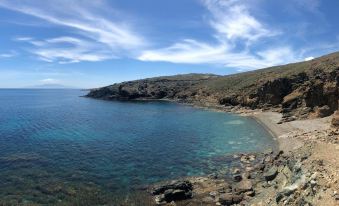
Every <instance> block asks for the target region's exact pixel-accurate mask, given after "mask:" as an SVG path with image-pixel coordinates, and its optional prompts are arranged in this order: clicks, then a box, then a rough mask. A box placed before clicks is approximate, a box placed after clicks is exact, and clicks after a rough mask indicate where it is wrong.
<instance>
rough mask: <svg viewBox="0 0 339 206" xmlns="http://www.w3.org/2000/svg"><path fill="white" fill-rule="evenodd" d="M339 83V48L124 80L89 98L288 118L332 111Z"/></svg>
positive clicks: (335, 104)
mask: <svg viewBox="0 0 339 206" xmlns="http://www.w3.org/2000/svg"><path fill="white" fill-rule="evenodd" d="M338 85H339V52H337V53H333V54H329V55H326V56H323V57H320V58H317V59H314V60H312V61H307V62H300V63H293V64H288V65H283V66H276V67H270V68H266V69H261V70H256V71H251V72H245V73H239V74H234V75H227V76H217V75H211V74H188V75H176V76H169V77H157V78H149V79H143V80H136V81H128V82H122V83H119V84H113V85H110V86H107V87H102V88H98V89H92V90H91V91H90V92H89V93H88V95H87V97H92V98H100V99H106V100H134V99H171V100H175V101H182V102H187V103H194V104H199V105H219V106H220V105H224V106H227V107H234V106H241V107H248V108H252V109H257V108H265V109H272V108H275V109H276V110H279V111H280V112H282V113H284V119H285V120H286V121H289V120H293V119H295V118H299V119H303V118H308V117H311V116H317V117H323V116H329V115H331V114H332V113H333V112H334V111H335V110H337V109H338V97H339V89H338V88H339V87H338Z"/></svg>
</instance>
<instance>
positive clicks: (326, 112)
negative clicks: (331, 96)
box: [315, 105, 332, 118]
mask: <svg viewBox="0 0 339 206" xmlns="http://www.w3.org/2000/svg"><path fill="white" fill-rule="evenodd" d="M315 114H316V116H317V117H321V118H322V117H327V116H330V115H331V114H332V111H331V108H330V107H329V106H327V105H324V106H322V107H316V108H315Z"/></svg>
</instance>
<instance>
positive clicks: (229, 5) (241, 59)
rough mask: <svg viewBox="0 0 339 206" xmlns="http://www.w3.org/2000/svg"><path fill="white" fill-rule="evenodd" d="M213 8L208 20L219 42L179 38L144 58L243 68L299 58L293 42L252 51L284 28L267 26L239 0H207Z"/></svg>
mask: <svg viewBox="0 0 339 206" xmlns="http://www.w3.org/2000/svg"><path fill="white" fill-rule="evenodd" d="M202 2H203V5H204V6H205V7H206V9H207V10H208V11H209V18H208V24H209V26H210V27H211V28H213V29H214V34H212V35H213V36H214V37H215V43H208V42H203V41H199V40H195V39H186V40H183V41H179V42H177V43H174V44H173V45H170V46H168V47H165V48H160V49H155V50H146V51H144V52H143V53H142V54H141V55H140V56H139V57H138V59H139V60H141V61H165V62H172V63H189V64H201V63H205V64H219V65H223V66H225V67H235V68H240V69H257V68H262V67H268V66H273V65H278V64H282V63H287V62H294V61H297V60H298V59H299V58H298V57H297V55H296V54H295V52H294V51H293V49H292V48H290V46H279V45H276V46H272V47H271V48H267V49H261V50H255V52H254V51H252V50H251V49H252V44H254V43H257V42H258V41H259V40H260V39H262V38H272V37H275V36H277V35H279V34H281V32H279V31H275V30H273V29H270V28H267V27H266V26H265V25H264V24H263V23H261V22H260V21H259V20H258V19H256V18H255V17H254V16H252V15H251V14H250V12H249V9H248V8H247V5H246V4H243V2H242V1H239V0H229V1H222V0H204V1H202Z"/></svg>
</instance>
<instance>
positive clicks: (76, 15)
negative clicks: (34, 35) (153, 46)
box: [0, 0, 146, 62]
mask: <svg viewBox="0 0 339 206" xmlns="http://www.w3.org/2000/svg"><path fill="white" fill-rule="evenodd" d="M0 7H3V8H7V9H10V10H13V11H17V12H20V13H23V14H26V15H30V16H33V17H36V18H39V19H41V20H43V21H45V22H47V23H50V24H53V25H57V26H61V27H67V28H69V29H71V31H72V32H73V33H74V32H75V33H77V35H78V36H80V37H81V38H82V40H80V37H79V38H78V40H79V41H77V42H75V41H72V42H70V43H72V44H73V45H77V48H75V49H72V50H69V51H66V50H60V48H54V49H52V48H49V50H46V49H45V48H44V49H40V50H33V53H35V54H38V55H39V56H40V57H43V58H45V59H46V60H51V61H54V60H58V59H59V58H63V57H62V55H65V56H64V58H65V59H69V60H74V62H78V61H83V60H84V61H86V60H89V61H97V60H103V59H107V58H110V57H117V56H119V54H121V53H125V54H126V53H127V54H128V53H134V50H138V49H140V48H142V47H143V46H144V45H145V44H146V43H145V42H146V41H145V39H144V38H143V37H142V36H141V35H139V34H138V33H137V32H135V31H134V30H133V29H132V28H131V26H129V25H128V24H127V23H126V22H124V21H123V20H122V19H118V17H116V18H115V17H114V16H109V18H108V17H106V15H109V14H107V12H106V11H105V7H106V4H105V2H104V1H102V0H98V1H86V2H85V1H81V0H72V1H68V0H67V1H66V0H59V1H57V2H51V1H41V0H36V1H27V0H23V1H18V0H2V1H0ZM111 13H112V12H111ZM104 14H105V15H104ZM85 39H87V40H85ZM16 40H19V41H30V40H31V39H27V37H26V38H25V37H21V38H20V37H18V38H17V39H16ZM63 40H65V39H63ZM68 40H70V39H68ZM89 40H90V41H89ZM48 41H49V40H43V41H42V42H44V43H43V44H42V46H46V43H50V45H49V46H51V45H52V44H55V43H59V42H48ZM80 41H81V43H79V42H80ZM85 41H87V43H86V44H87V46H88V42H91V43H92V46H93V44H94V43H96V44H97V47H101V48H102V47H107V48H106V50H107V51H106V52H110V53H111V55H106V54H105V55H103V54H102V53H101V52H99V54H98V55H94V54H93V53H87V51H83V49H79V45H80V44H83V43H85ZM31 43H35V46H41V45H39V43H41V42H39V41H36V42H33V41H31ZM122 51H123V52H122ZM106 52H105V53H106ZM58 53H59V54H58ZM80 56H85V57H84V58H81V57H80Z"/></svg>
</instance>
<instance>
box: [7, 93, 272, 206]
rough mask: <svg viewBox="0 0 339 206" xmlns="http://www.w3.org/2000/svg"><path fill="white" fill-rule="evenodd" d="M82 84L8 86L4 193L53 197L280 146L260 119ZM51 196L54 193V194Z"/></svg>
mask: <svg viewBox="0 0 339 206" xmlns="http://www.w3.org/2000/svg"><path fill="white" fill-rule="evenodd" d="M84 94H85V92H84V91H79V90H0V185H1V187H0V199H18V200H20V201H28V202H30V201H31V202H39V201H42V202H43V201H46V199H48V198H50V199H51V200H49V201H50V202H53V201H60V200H62V199H65V198H69V196H72V195H73V196H76V194H77V192H78V191H79V190H89V191H94V190H95V191H98V192H99V193H101V194H108V195H110V194H114V193H117V192H118V191H122V190H123V191H128V190H130V189H133V188H136V187H139V186H142V185H146V184H149V183H153V182H156V181H161V180H166V179H172V178H177V177H181V176H190V175H203V174H208V173H211V172H214V171H215V170H217V169H220V168H222V167H226V166H227V162H226V161H224V160H223V159H222V158H221V157H223V156H224V155H225V154H233V153H239V152H248V151H260V150H263V149H265V148H267V147H272V145H274V142H273V140H272V138H271V136H270V135H269V134H268V133H267V132H266V131H265V130H263V128H262V127H260V125H258V123H257V122H255V121H254V120H253V119H250V118H246V117H240V116H236V115H231V114H225V113H221V112H214V111H209V110H203V109H198V108H193V107H190V106H183V105H179V104H175V103H168V102H114V101H102V100H95V99H89V98H82V97H79V96H80V95H84ZM47 197H48V198H47Z"/></svg>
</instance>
